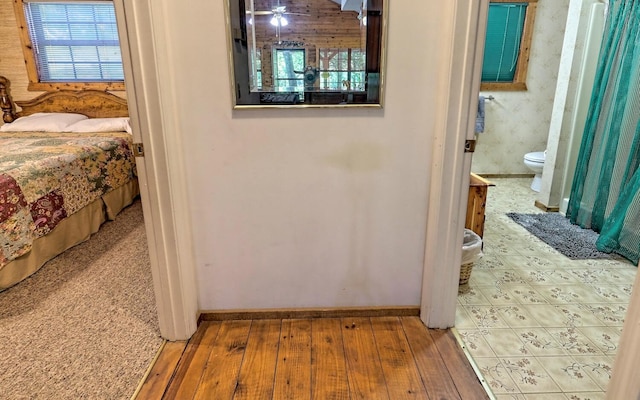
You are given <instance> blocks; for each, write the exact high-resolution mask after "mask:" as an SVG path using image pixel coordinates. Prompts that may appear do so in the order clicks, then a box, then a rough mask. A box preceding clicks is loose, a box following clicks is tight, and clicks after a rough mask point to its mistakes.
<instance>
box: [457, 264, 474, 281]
mask: <svg viewBox="0 0 640 400" xmlns="http://www.w3.org/2000/svg"><path fill="white" fill-rule="evenodd" d="M471 269H473V263H468V264H462V265H461V266H460V284H461V285H466V284H467V283H469V278H470V277H471Z"/></svg>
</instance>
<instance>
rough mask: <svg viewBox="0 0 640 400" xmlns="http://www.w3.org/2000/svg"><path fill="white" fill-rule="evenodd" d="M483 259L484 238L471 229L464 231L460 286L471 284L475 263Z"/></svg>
mask: <svg viewBox="0 0 640 400" xmlns="http://www.w3.org/2000/svg"><path fill="white" fill-rule="evenodd" d="M480 257H482V238H481V237H480V236H478V234H477V233H475V232H474V231H472V230H471V229H465V230H464V240H463V242H462V261H461V266H460V285H466V284H467V283H469V278H470V277H471V270H472V269H473V263H474V262H476V261H478V259H480Z"/></svg>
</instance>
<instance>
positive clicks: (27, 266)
mask: <svg viewBox="0 0 640 400" xmlns="http://www.w3.org/2000/svg"><path fill="white" fill-rule="evenodd" d="M139 193H140V189H139V186H138V180H137V179H132V180H131V181H129V182H128V183H127V184H125V185H123V186H121V187H119V188H118V189H114V190H112V191H111V192H109V193H106V194H105V195H103V196H102V197H101V198H99V199H97V200H95V201H93V202H92V203H90V204H88V205H87V206H85V207H84V208H82V209H80V210H79V211H77V212H76V213H74V214H73V215H71V216H70V217H68V218H65V219H64V220H62V221H60V223H59V224H58V225H57V226H56V227H55V228H54V229H53V230H52V231H51V232H50V233H49V234H47V235H46V236H42V237H40V238H37V239H36V240H34V241H33V247H32V249H31V251H30V252H28V253H27V254H24V255H22V256H20V257H18V258H16V259H15V260H13V261H11V262H10V263H9V264H7V265H5V266H4V267H2V269H1V270H0V291H1V290H5V289H7V288H9V287H11V286H13V285H15V284H16V283H18V282H20V281H22V280H24V279H26V278H27V277H29V276H30V275H32V274H33V273H35V272H36V271H38V270H39V269H40V268H41V267H42V266H43V265H44V264H45V263H46V262H47V261H49V260H51V259H53V258H54V257H56V256H57V255H58V254H60V253H62V252H64V251H65V250H67V249H69V248H71V247H73V246H75V245H77V244H80V243H82V242H84V241H86V240H88V239H89V238H90V237H91V235H92V234H94V233H96V232H98V230H99V229H100V226H101V225H102V224H103V223H104V222H105V221H107V220H113V219H115V218H116V215H117V214H118V213H119V212H120V211H121V210H122V209H123V208H125V207H126V206H128V205H130V204H131V203H133V200H134V199H135V198H136V196H138V194H139Z"/></svg>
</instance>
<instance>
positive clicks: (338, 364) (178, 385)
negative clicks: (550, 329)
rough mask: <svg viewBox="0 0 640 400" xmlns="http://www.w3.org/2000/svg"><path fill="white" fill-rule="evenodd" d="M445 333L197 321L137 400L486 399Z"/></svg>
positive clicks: (402, 320) (402, 323)
mask: <svg viewBox="0 0 640 400" xmlns="http://www.w3.org/2000/svg"><path fill="white" fill-rule="evenodd" d="M488 398H489V397H488V395H487V394H486V392H485V391H484V389H483V387H482V385H481V384H480V382H479V381H478V378H477V377H476V375H475V373H474V371H473V369H472V368H471V365H470V364H469V362H468V361H467V359H466V357H465V356H464V353H463V352H462V350H461V349H460V347H459V345H458V343H457V342H456V340H455V337H454V336H453V334H452V332H451V331H449V330H431V329H427V328H426V327H425V326H424V325H423V324H422V322H421V321H420V319H419V318H418V317H370V318H367V317H357V318H307V319H255V320H230V321H203V322H202V323H201V324H200V325H199V327H198V330H197V332H196V333H195V334H194V336H193V337H192V338H191V340H189V341H188V342H170V343H167V344H166V345H165V348H164V349H163V351H162V353H161V354H160V355H159V357H158V359H157V361H156V363H155V364H154V366H153V368H152V370H151V372H150V374H149V376H148V377H147V379H146V381H145V382H144V384H143V385H142V386H141V389H140V391H139V392H138V395H137V397H136V400H146V399H168V400H173V399H216V400H218V399H233V400H237V399H250V400H259V399H277V400H280V399H295V400H300V399H313V400H328V399H335V400H342V399H344V400H355V399H366V400H375V399H387V400H396V399H430V400H435V399H447V400H449V399H463V400H474V399H488Z"/></svg>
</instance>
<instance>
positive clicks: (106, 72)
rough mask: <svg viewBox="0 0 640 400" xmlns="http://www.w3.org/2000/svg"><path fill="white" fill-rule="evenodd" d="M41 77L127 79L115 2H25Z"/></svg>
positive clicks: (48, 79) (56, 79)
mask: <svg viewBox="0 0 640 400" xmlns="http://www.w3.org/2000/svg"><path fill="white" fill-rule="evenodd" d="M25 17H26V19H27V24H28V25H29V33H30V37H31V42H32V45H33V50H34V55H35V58H36V64H37V68H38V75H39V78H40V81H41V82H117V81H124V73H123V68H122V56H121V53H120V42H119V38H118V29H117V25H116V17H115V10H114V6H113V3H112V2H110V1H68V2H28V3H25Z"/></svg>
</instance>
